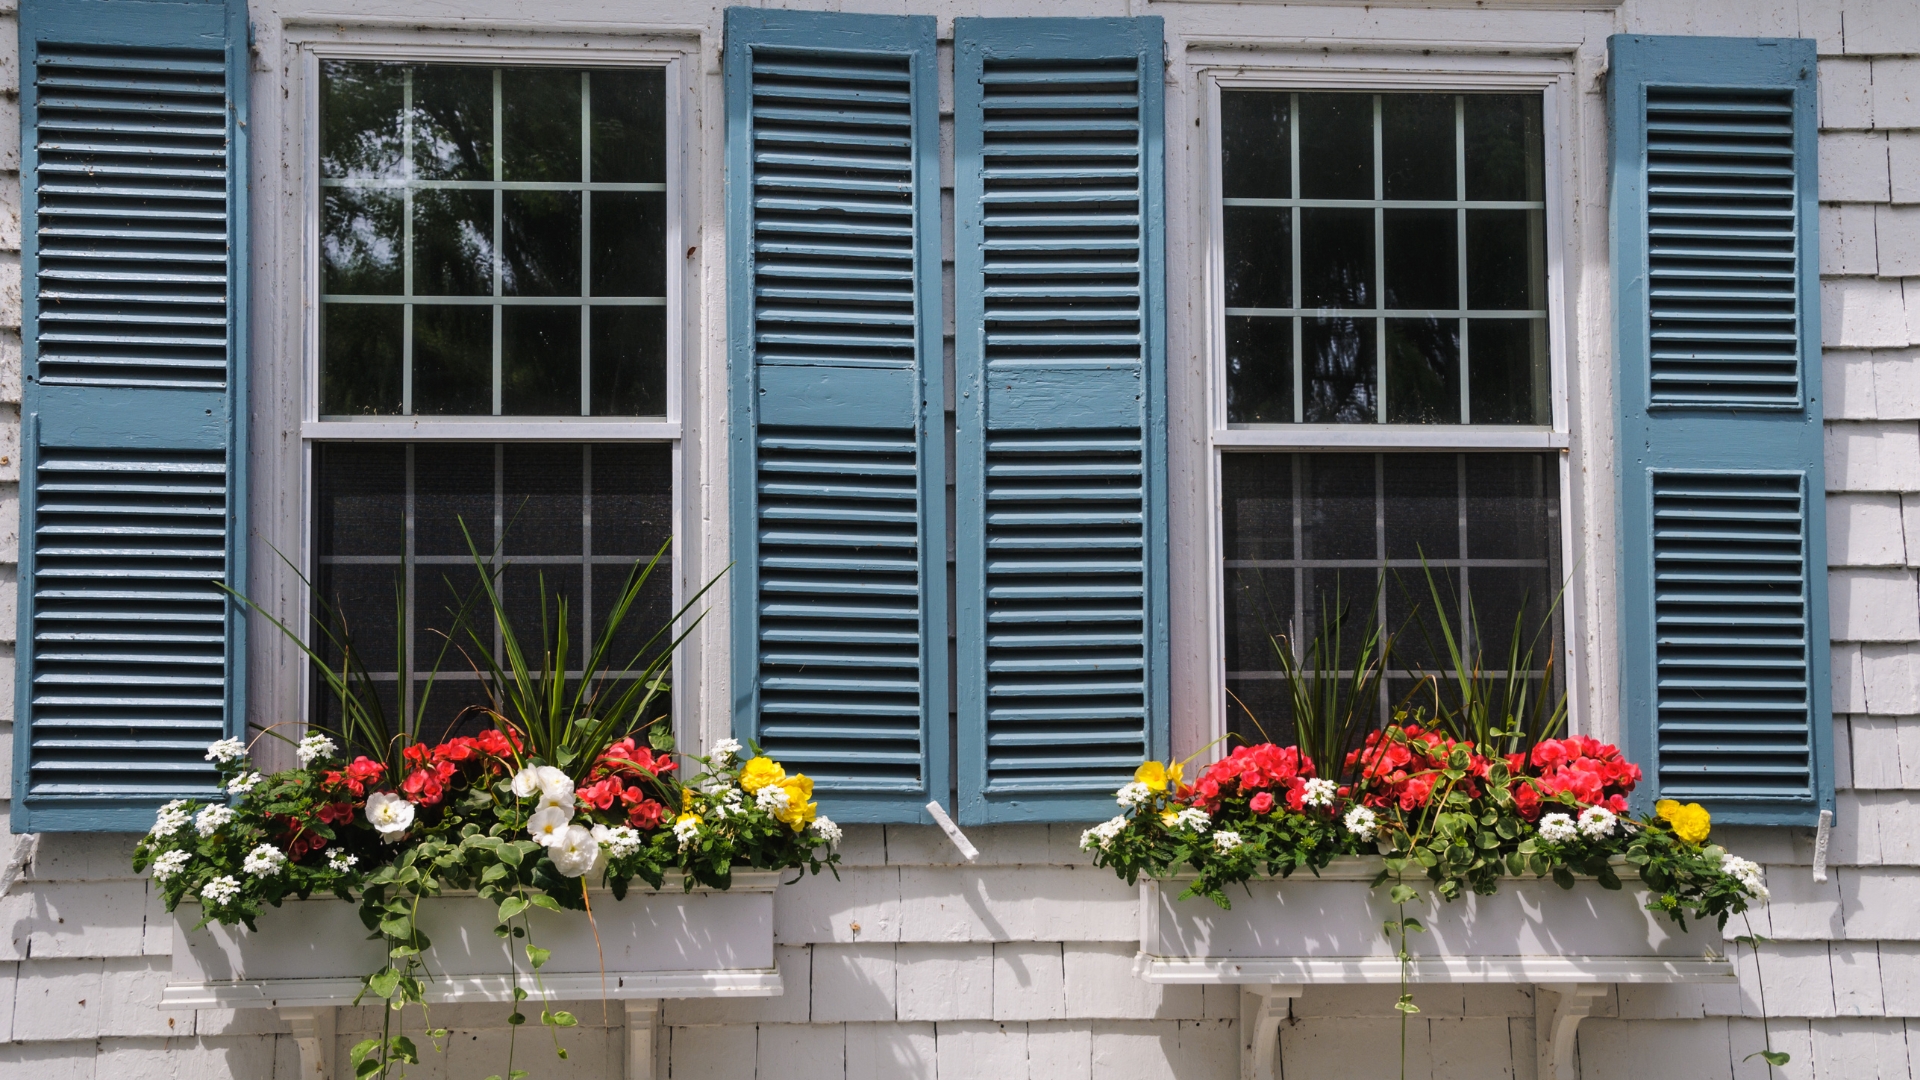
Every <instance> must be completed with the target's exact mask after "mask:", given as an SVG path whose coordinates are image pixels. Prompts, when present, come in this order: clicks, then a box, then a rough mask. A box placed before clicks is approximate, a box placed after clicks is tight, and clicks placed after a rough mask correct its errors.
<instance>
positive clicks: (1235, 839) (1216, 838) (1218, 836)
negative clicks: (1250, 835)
mask: <svg viewBox="0 0 1920 1080" xmlns="http://www.w3.org/2000/svg"><path fill="white" fill-rule="evenodd" d="M1239 846H1240V834H1239V833H1237V832H1234V831H1232V830H1230V829H1221V830H1220V831H1219V832H1217V833H1214V834H1213V847H1214V850H1216V851H1218V852H1219V853H1220V854H1222V855H1225V854H1226V853H1227V852H1229V851H1232V850H1233V849H1234V848H1237V847H1239Z"/></svg>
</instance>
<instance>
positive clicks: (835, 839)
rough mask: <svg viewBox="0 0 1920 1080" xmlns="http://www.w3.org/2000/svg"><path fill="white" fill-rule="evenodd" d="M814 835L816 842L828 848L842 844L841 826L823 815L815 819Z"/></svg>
mask: <svg viewBox="0 0 1920 1080" xmlns="http://www.w3.org/2000/svg"><path fill="white" fill-rule="evenodd" d="M813 835H814V838H815V839H816V840H819V841H820V842H821V843H823V844H826V845H827V846H828V847H833V846H834V845H836V844H838V843H840V837H841V832H840V826H838V825H836V824H834V821H833V819H832V818H830V817H827V816H826V815H824V814H822V815H821V816H819V817H816V818H814V819H813Z"/></svg>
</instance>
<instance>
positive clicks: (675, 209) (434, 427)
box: [249, 21, 704, 766]
mask: <svg viewBox="0 0 1920 1080" xmlns="http://www.w3.org/2000/svg"><path fill="white" fill-rule="evenodd" d="M283 35H284V36H283V37H282V39H281V41H282V47H283V51H282V56H283V57H284V58H285V61H286V67H285V69H284V70H283V74H284V77H285V79H286V83H287V86H286V92H287V98H288V99H289V100H288V101H287V102H286V108H285V110H284V111H283V113H282V120H281V137H280V139H279V143H280V145H279V147H278V153H279V156H280V162H279V164H280V167H281V169H282V170H283V171H282V172H280V173H279V174H278V177H276V178H280V179H284V180H285V181H286V183H287V187H286V188H283V189H280V190H277V191H276V192H275V196H274V197H272V198H270V199H268V200H262V202H263V203H267V204H269V205H270V206H271V209H272V212H273V213H275V214H276V215H277V220H278V223H279V224H280V225H281V229H280V230H279V232H278V236H279V237H280V238H281V243H280V244H279V245H278V250H277V251H276V252H275V254H274V258H273V262H274V265H273V266H272V270H274V271H277V277H278V278H279V280H281V281H283V282H287V283H289V284H291V283H294V282H297V283H298V289H297V294H298V297H299V300H298V302H297V303H290V302H287V301H285V300H276V299H275V298H274V297H273V296H272V295H271V292H270V290H268V289H261V290H258V291H257V292H256V296H258V297H259V298H260V299H261V301H262V304H261V310H262V313H263V314H264V315H265V319H264V321H265V322H266V323H267V324H268V327H269V333H270V335H271V340H273V341H274V342H275V343H276V344H277V343H286V344H287V345H289V346H293V347H291V348H271V349H267V350H261V351H260V353H259V355H263V356H273V357H275V358H276V360H275V361H274V362H276V363H279V364H282V365H285V366H286V367H291V368H297V378H292V379H289V378H288V376H289V375H292V374H293V372H289V371H285V370H282V371H279V372H276V374H277V375H279V376H280V379H279V382H280V383H281V384H282V391H281V395H280V401H278V402H272V403H270V404H271V405H275V406H279V410H278V411H279V412H280V414H281V415H280V416H276V417H275V419H284V420H285V421H289V422H288V423H286V424H285V426H286V427H295V426H296V425H297V429H298V433H299V438H298V441H297V448H290V447H286V446H282V445H265V446H263V445H260V444H262V443H266V442H267V441H268V438H267V433H268V431H269V430H271V429H272V428H273V427H275V426H278V425H259V431H258V433H257V435H256V437H255V446H254V448H253V450H252V454H253V456H254V458H255V460H256V462H257V463H259V465H265V466H267V467H265V468H262V467H258V466H256V468H255V469H254V470H253V472H252V475H253V477H254V479H253V480H252V481H251V483H252V484H253V485H255V486H258V485H262V484H265V485H270V490H269V499H270V501H271V502H272V503H273V504H274V505H276V506H277V507H280V508H282V512H281V513H279V514H276V515H272V517H271V521H270V522H263V523H262V524H263V525H265V526H266V527H264V528H262V529H261V530H260V532H261V534H262V536H263V537H267V538H268V541H269V543H275V542H276V540H277V541H280V542H281V543H278V544H276V546H277V547H278V550H280V551H284V552H288V553H289V554H291V553H292V552H295V551H297V552H298V555H297V558H296V559H295V563H296V565H297V568H298V570H299V573H300V574H301V575H302V576H304V577H305V578H306V579H307V580H309V581H311V580H313V578H314V570H315V562H314V559H315V555H314V552H313V550H312V548H313V537H312V528H313V521H312V513H313V497H314V488H315V480H314V475H313V464H314V463H313V457H314V453H313V451H314V446H315V444H317V443H321V442H350V441H352V442H384V443H418V442H430V441H438V440H446V441H461V442H488V443H502V442H548V443H581V442H622V443H647V444H665V445H668V446H669V447H670V448H671V470H672V476H673V481H674V491H673V496H672V517H671V522H672V526H671V527H672V538H673V545H672V547H671V549H670V550H669V556H670V558H671V559H672V560H673V561H672V566H671V584H672V597H673V601H672V602H673V605H674V608H675V609H676V610H677V609H678V608H679V606H680V605H681V604H683V603H684V602H685V598H686V597H687V596H688V595H691V592H692V590H693V589H694V588H697V586H690V585H689V582H690V581H691V580H692V579H691V578H690V576H689V572H690V571H691V570H692V569H693V568H692V567H691V566H690V565H689V561H690V560H691V559H697V558H699V557H700V550H699V549H700V545H699V544H697V543H693V544H689V543H687V542H685V538H684V535H683V532H684V524H685V521H686V520H687V515H688V511H687V505H688V500H689V498H690V497H692V495H693V493H694V492H695V491H696V490H697V489H698V485H699V477H698V476H697V475H689V471H690V470H692V471H693V472H696V473H697V472H698V471H699V468H700V462H701V461H702V459H703V457H704V455H702V454H699V453H691V454H690V453H687V448H686V447H685V446H684V445H683V440H682V423H681V417H682V408H683V388H684V386H685V385H686V381H687V379H686V374H687V369H688V366H689V365H690V364H692V363H696V362H697V358H698V355H699V353H700V350H699V349H698V347H697V344H698V343H697V341H696V340H690V338H697V336H698V335H697V334H689V332H688V325H689V322H690V316H698V315H699V314H701V313H702V309H703V302H702V301H701V299H700V298H699V297H698V296H694V295H689V294H690V291H691V290H694V289H697V288H698V285H699V282H698V278H697V276H696V275H692V274H689V273H687V271H686V267H685V260H683V259H679V258H675V257H674V255H675V253H676V252H678V251H681V250H684V249H685V245H686V244H687V240H686V238H687V237H688V236H691V235H697V234H698V232H699V228H700V224H699V221H698V218H697V211H698V207H699V205H700V201H701V200H700V198H699V195H698V193H697V192H689V190H688V189H689V187H690V184H689V179H690V176H691V175H698V171H697V170H695V169H694V168H693V162H692V161H691V160H690V154H691V153H692V152H695V151H697V150H698V148H699V136H698V131H697V122H696V121H695V119H694V118H695V116H696V114H697V109H698V104H699V91H700V87H699V83H698V79H699V76H700V72H701V55H702V41H701V38H700V36H699V34H698V32H697V31H692V32H690V31H687V30H684V29H678V28H667V29H663V30H661V31H659V32H657V33H655V32H646V31H644V30H636V31H632V32H621V33H609V32H604V31H597V32H591V33H587V32H558V33H493V34H486V33H471V32H457V31H431V30H429V31H418V32H413V31H406V30H396V29H393V28H391V27H386V26H378V25H370V26H350V25H349V26H342V25H340V24H339V23H338V22H337V21H336V22H332V23H331V24H330V25H326V26H324V27H323V26H302V25H287V26H284V27H283ZM328 60H370V61H386V62H393V63H419V64H432V63H442V64H469V65H492V66H513V67H535V66H553V67H564V68H573V69H579V68H592V67H654V68H663V69H664V70H665V72H666V92H667V100H666V120H667V131H666V161H667V170H666V171H667V176H666V213H667V219H666V247H665V254H666V257H667V276H666V325H667V345H666V358H667V362H666V378H667V387H666V389H667V400H666V415H665V416H662V417H642V418H636V419H625V418H614V417H572V416H562V417H539V418H524V417H492V416H477V417H462V416H453V417H444V416H395V417H379V418H365V419H361V418H354V419H347V420H341V419H335V420H321V419H320V416H319V370H320V351H319V345H320V340H319V338H320V334H319V327H320V315H321V307H320V289H321V273H320V211H321V199H322V186H321V182H320V145H319V144H320V122H319V121H320V99H321V94H320V65H321V63H322V62H323V61H328ZM275 89H279V87H277V86H276V87H275ZM262 96H264V95H262ZM276 96H278V95H276ZM256 264H257V265H259V264H260V260H256ZM289 291H292V290H289ZM289 354H291V355H289ZM288 383H291V384H292V385H291V386H288V385H286V384H288ZM296 389H297V396H296V394H295V393H292V392H289V391H294V390H296ZM289 398H293V400H291V401H289V400H287V399H289ZM287 406H294V408H292V409H289V408H287ZM289 414H291V415H289ZM289 449H293V451H294V452H293V453H292V454H288V453H287V451H288V450H289ZM290 473H292V474H293V475H290ZM296 475H297V480H296V479H295V476H296ZM249 499H250V500H253V501H254V502H255V504H256V505H258V504H259V501H260V500H259V499H258V498H256V497H255V495H254V493H252V492H250V493H249ZM289 501H291V502H292V503H293V504H294V505H293V506H291V507H290V506H288V505H287V504H288V502H289ZM288 525H292V526H293V527H294V528H295V529H297V536H296V537H288V536H287V535H286V532H287V526H288ZM288 540H293V541H294V542H293V543H291V544H288V543H284V542H285V541H288ZM255 587H258V586H257V585H255ZM278 601H279V606H280V608H281V609H282V610H283V611H284V612H285V615H284V616H283V617H284V618H285V619H286V622H287V625H288V626H289V627H297V628H300V629H302V630H304V629H305V628H306V627H308V626H310V625H311V613H310V608H309V601H310V597H309V596H308V595H307V590H305V589H296V590H293V595H288V592H287V590H285V589H282V590H281V591H280V592H279V595H278ZM268 606H269V608H270V609H271V607H272V605H268ZM263 629H264V630H265V631H266V632H269V633H277V631H274V630H272V629H271V628H270V627H261V625H260V624H259V623H258V622H256V623H255V628H254V631H253V632H254V634H255V635H258V634H260V633H261V632H262V630H263ZM275 645H276V646H279V648H278V649H277V650H274V651H276V652H277V654H278V656H280V657H292V658H293V659H295V660H296V662H294V663H291V664H289V663H286V662H284V661H283V662H281V663H278V664H269V665H262V664H260V663H251V664H250V667H249V677H250V678H251V679H253V680H255V681H256V686H258V687H259V690H260V691H264V693H262V692H256V693H255V694H252V695H250V697H251V698H252V699H253V700H254V701H256V702H265V701H274V702H286V701H288V699H289V697H292V698H293V700H296V701H297V702H298V706H297V708H298V714H299V717H300V720H301V723H303V724H304V722H305V720H306V717H307V713H308V709H309V708H310V707H311V701H312V694H311V689H312V688H311V670H310V667H309V665H307V664H306V663H304V662H297V660H298V658H297V656H294V655H293V651H292V650H291V648H289V647H286V646H285V643H280V642H276V643H275ZM259 651H260V650H259V649H258V647H257V646H250V647H249V653H250V654H253V655H252V656H250V660H252V659H254V657H255V656H257V655H258V653H259ZM690 651H691V645H690V643H683V644H682V645H681V646H680V647H679V648H678V649H677V650H676V651H675V655H674V657H673V662H674V666H675V669H676V670H677V671H679V672H681V673H683V674H685V673H688V672H689V671H690V670H691V669H690V667H689V664H690V662H692V661H693V658H692V657H690V656H689V655H687V654H688V653H689V652H690ZM690 697H691V695H689V694H687V693H685V692H676V693H675V694H674V696H673V698H672V716H671V717H670V723H671V724H672V725H673V730H674V732H675V736H676V738H678V739H680V740H682V741H685V740H686V739H687V737H688V736H689V735H691V734H694V733H693V732H692V730H691V719H692V718H693V717H694V716H696V715H697V711H698V710H697V707H696V705H695V703H694V702H692V701H691V700H690ZM250 711H253V710H251V709H250ZM257 715H258V714H257V713H256V716H257ZM266 742H267V740H262V745H263V746H264V745H265V744H266ZM257 756H261V757H262V758H263V759H264V762H263V763H268V764H275V765H276V766H283V765H285V764H290V762H279V761H278V760H277V756H290V755H278V751H277V750H274V749H269V750H264V751H262V752H261V753H259V754H257Z"/></svg>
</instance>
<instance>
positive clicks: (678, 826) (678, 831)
mask: <svg viewBox="0 0 1920 1080" xmlns="http://www.w3.org/2000/svg"><path fill="white" fill-rule="evenodd" d="M699 836H700V818H699V815H697V814H682V815H680V817H679V818H678V819H676V820H675V821H674V823H673V838H674V839H675V840H677V841H679V842H680V850H681V851H685V850H687V846H688V845H689V844H692V843H693V842H694V841H695V840H696V839H698V838H699Z"/></svg>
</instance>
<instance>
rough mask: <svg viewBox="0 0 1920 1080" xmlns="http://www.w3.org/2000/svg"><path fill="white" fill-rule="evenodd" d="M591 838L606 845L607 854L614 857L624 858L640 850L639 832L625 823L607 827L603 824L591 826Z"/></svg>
mask: <svg viewBox="0 0 1920 1080" xmlns="http://www.w3.org/2000/svg"><path fill="white" fill-rule="evenodd" d="M593 838H594V839H595V840H598V841H599V842H600V843H602V844H605V845H606V846H607V854H609V855H611V856H613V857H614V858H616V859H624V858H626V857H627V856H629V855H631V854H633V853H634V852H636V851H639V850H640V843H641V838H640V832H639V830H637V829H632V828H628V827H627V826H625V825H615V826H613V827H612V828H608V827H607V826H605V825H595V826H594V827H593Z"/></svg>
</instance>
